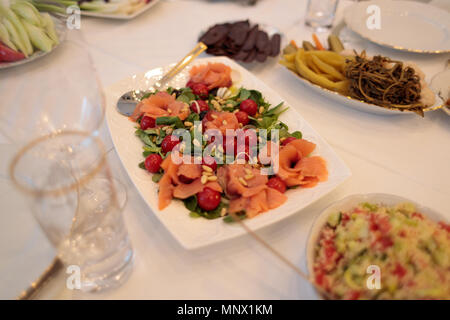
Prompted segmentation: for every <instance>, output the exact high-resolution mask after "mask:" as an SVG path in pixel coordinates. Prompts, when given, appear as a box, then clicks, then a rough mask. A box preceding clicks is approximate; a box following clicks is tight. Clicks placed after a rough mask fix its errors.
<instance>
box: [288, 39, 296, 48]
mask: <svg viewBox="0 0 450 320" xmlns="http://www.w3.org/2000/svg"><path fill="white" fill-rule="evenodd" d="M290 44H291V46H293V47H294V48H296V49H298V46H297V43H295V40H291V42H290Z"/></svg>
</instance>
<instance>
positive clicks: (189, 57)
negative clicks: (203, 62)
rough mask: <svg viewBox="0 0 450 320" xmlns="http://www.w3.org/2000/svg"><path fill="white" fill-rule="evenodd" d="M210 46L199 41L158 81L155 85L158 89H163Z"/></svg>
mask: <svg viewBox="0 0 450 320" xmlns="http://www.w3.org/2000/svg"><path fill="white" fill-rule="evenodd" d="M207 48H208V47H207V46H206V45H205V44H204V43H203V42H199V43H198V44H197V45H196V46H195V48H194V49H192V51H191V52H189V53H188V54H187V55H186V56H185V57H184V58H183V59H181V60H180V61H179V62H178V63H177V64H176V65H175V66H174V67H173V68H172V69H170V70H169V72H167V73H166V74H165V75H164V76H163V77H162V78H161V80H159V81H157V82H156V83H155V84H154V85H153V87H154V88H155V89H157V90H159V89H161V88H162V87H163V86H164V85H165V84H166V83H167V82H169V81H170V80H171V79H172V78H173V77H175V76H176V75H177V74H178V73H179V72H180V71H181V70H183V69H184V68H185V67H186V66H187V65H188V64H189V63H191V61H192V60H194V59H195V58H196V57H197V56H198V55H199V54H200V53H202V52H203V51H205V50H206V49H207Z"/></svg>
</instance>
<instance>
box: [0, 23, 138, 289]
mask: <svg viewBox="0 0 450 320" xmlns="http://www.w3.org/2000/svg"><path fill="white" fill-rule="evenodd" d="M0 96H1V97H2V103H1V104H0V138H1V139H0V140H1V141H0V143H8V144H10V145H13V146H15V147H16V152H15V156H14V157H13V160H12V162H11V164H10V167H9V177H10V179H11V181H12V182H13V184H14V185H15V186H16V187H17V188H18V189H19V190H21V191H22V192H23V194H25V195H26V198H27V199H28V202H29V207H30V209H31V212H32V214H33V216H34V218H35V219H36V220H37V221H38V223H39V224H40V226H41V227H42V229H43V231H44V233H45V234H46V236H47V237H48V239H49V240H50V241H51V242H52V244H53V245H54V246H55V248H57V250H58V256H59V258H60V259H61V260H62V261H63V262H64V264H65V265H66V266H67V267H71V269H68V270H67V271H71V272H74V275H75V276H77V274H79V279H77V278H76V277H75V278H73V280H74V282H73V283H72V284H73V285H74V288H77V289H82V290H86V291H97V290H102V289H105V288H112V287H116V286H118V285H120V284H122V283H123V282H124V281H125V280H126V279H127V276H128V275H129V274H130V272H131V270H132V265H133V263H132V261H133V250H132V247H131V245H130V241H129V238H128V234H127V231H126V228H125V225H124V221H123V217H122V208H123V202H124V201H123V199H124V198H126V191H125V190H124V188H121V189H117V188H116V185H117V184H115V183H114V181H115V179H114V178H113V177H112V175H111V172H110V169H109V166H108V163H107V160H106V152H105V146H104V145H103V143H102V140H101V139H100V135H101V130H100V128H101V126H102V124H103V122H104V111H105V106H104V97H103V90H102V87H101V84H100V82H99V79H98V77H97V73H96V70H95V68H94V66H93V63H92V60H91V56H90V53H89V50H88V47H87V45H86V43H85V41H84V38H83V36H82V33H81V31H80V30H72V31H68V32H67V35H66V39H65V41H63V42H62V43H61V44H60V45H59V46H58V47H57V48H56V49H55V50H54V51H52V52H51V53H49V54H48V55H46V56H44V57H42V58H40V59H36V60H34V61H32V62H30V63H27V64H24V65H21V66H18V67H14V68H11V69H6V70H1V72H0ZM0 156H1V155H0Z"/></svg>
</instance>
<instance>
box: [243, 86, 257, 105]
mask: <svg viewBox="0 0 450 320" xmlns="http://www.w3.org/2000/svg"><path fill="white" fill-rule="evenodd" d="M250 95H251V92H250V90H247V89H245V88H241V90H240V91H239V100H240V101H244V100H247V99H248V98H250ZM255 102H257V101H255Z"/></svg>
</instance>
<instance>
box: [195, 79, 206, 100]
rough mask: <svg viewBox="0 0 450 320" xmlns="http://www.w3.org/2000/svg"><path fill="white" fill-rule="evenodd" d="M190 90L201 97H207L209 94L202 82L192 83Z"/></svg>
mask: <svg viewBox="0 0 450 320" xmlns="http://www.w3.org/2000/svg"><path fill="white" fill-rule="evenodd" d="M192 92H193V93H194V94H195V95H197V96H199V97H200V98H202V99H206V98H208V94H209V90H208V87H207V86H206V85H205V84H203V83H196V84H194V85H192Z"/></svg>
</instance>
